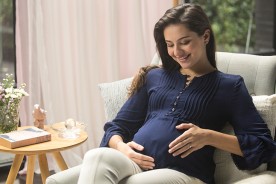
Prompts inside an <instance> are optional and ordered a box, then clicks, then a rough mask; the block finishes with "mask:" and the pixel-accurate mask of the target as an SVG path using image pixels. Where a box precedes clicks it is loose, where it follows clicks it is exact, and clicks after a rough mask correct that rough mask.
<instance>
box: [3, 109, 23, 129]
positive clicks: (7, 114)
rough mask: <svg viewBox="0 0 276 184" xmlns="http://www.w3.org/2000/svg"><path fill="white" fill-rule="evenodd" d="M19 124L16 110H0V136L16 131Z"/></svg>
mask: <svg viewBox="0 0 276 184" xmlns="http://www.w3.org/2000/svg"><path fill="white" fill-rule="evenodd" d="M18 124H19V111H18V108H13V109H0V134H4V133H8V132H12V131H15V130H17V128H18Z"/></svg>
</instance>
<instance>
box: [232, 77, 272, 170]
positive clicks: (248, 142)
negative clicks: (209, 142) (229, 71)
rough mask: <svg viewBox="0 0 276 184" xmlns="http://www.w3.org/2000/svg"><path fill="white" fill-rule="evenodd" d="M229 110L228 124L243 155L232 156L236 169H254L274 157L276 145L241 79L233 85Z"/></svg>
mask: <svg viewBox="0 0 276 184" xmlns="http://www.w3.org/2000/svg"><path fill="white" fill-rule="evenodd" d="M230 109H231V112H230V114H231V117H230V119H231V120H230V122H231V124H232V126H233V128H234V131H235V134H236V136H237V138H238V141H239V144H240V148H241V150H242V152H243V154H244V156H243V157H241V156H238V155H234V154H232V158H233V160H234V162H235V164H236V165H237V167H238V168H239V169H243V170H245V169H255V168H257V167H258V166H259V165H260V164H262V163H265V162H269V161H270V160H272V159H273V158H274V157H276V143H275V142H274V141H273V139H272V137H271V133H270V130H269V129H268V127H267V124H266V123H265V122H264V120H263V119H262V118H261V116H260V114H259V113H258V111H257V109H256V107H255V106H254V103H253V101H252V97H251V96H250V95H249V93H248V91H247V88H246V86H245V84H244V81H243V78H241V77H240V78H239V79H238V80H237V82H236V83H235V86H234V91H233V96H232V99H231V108H230Z"/></svg>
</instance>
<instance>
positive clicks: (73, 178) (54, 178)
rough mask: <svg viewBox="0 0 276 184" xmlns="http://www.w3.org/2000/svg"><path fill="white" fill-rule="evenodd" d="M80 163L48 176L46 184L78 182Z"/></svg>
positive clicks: (72, 183) (71, 183)
mask: <svg viewBox="0 0 276 184" xmlns="http://www.w3.org/2000/svg"><path fill="white" fill-rule="evenodd" d="M80 170H81V165H78V166H75V167H72V168H69V169H67V170H64V171H61V172H58V173H56V174H53V175H51V176H49V177H48V178H47V179H46V184H68V183H70V184H75V183H78V179H79V175H80Z"/></svg>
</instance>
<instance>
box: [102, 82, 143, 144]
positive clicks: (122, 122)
mask: <svg viewBox="0 0 276 184" xmlns="http://www.w3.org/2000/svg"><path fill="white" fill-rule="evenodd" d="M147 104H148V94H147V88H146V85H144V86H143V87H142V88H141V89H139V90H138V91H137V92H136V93H135V94H134V95H133V96H131V97H130V98H129V99H128V100H127V101H126V102H125V104H124V105H123V106H122V108H121V109H120V111H119V112H118V114H117V116H116V117H115V119H113V120H112V121H111V122H107V123H106V124H105V125H104V131H105V134H104V136H103V139H102V141H101V144H100V146H101V147H107V146H108V142H109V140H110V138H111V137H112V136H113V135H120V136H121V137H122V138H123V139H124V142H129V141H131V140H132V138H133V136H134V134H135V133H136V132H137V131H138V129H139V128H140V127H141V126H142V125H143V123H144V121H145V117H146V114H147Z"/></svg>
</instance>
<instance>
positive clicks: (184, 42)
mask: <svg viewBox="0 0 276 184" xmlns="http://www.w3.org/2000/svg"><path fill="white" fill-rule="evenodd" d="M180 43H181V44H182V45H188V44H189V43H190V40H188V41H182V42H180Z"/></svg>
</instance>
